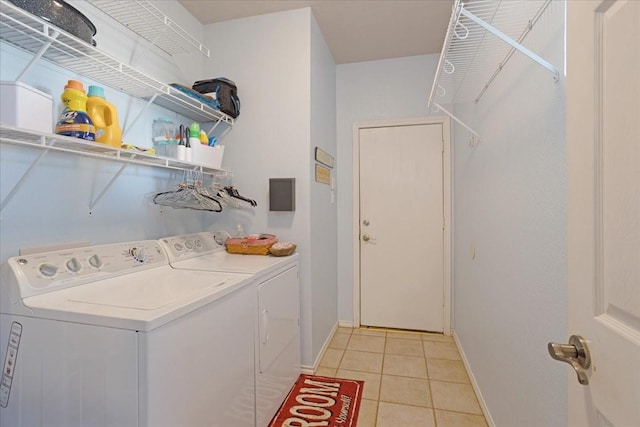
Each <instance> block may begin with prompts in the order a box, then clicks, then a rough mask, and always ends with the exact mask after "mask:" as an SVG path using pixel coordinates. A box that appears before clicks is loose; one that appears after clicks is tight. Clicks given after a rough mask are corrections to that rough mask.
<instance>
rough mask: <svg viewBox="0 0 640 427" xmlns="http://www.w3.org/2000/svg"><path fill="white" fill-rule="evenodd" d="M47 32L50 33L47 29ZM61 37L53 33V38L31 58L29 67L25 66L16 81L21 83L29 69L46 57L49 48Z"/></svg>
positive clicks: (58, 33) (56, 32) (55, 32)
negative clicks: (43, 56)
mask: <svg viewBox="0 0 640 427" xmlns="http://www.w3.org/2000/svg"><path fill="white" fill-rule="evenodd" d="M45 32H48V31H47V29H46V28H45ZM59 35H60V32H58V31H53V33H51V36H50V37H51V38H50V39H49V41H48V42H46V43H45V44H44V45H42V47H41V48H40V50H39V51H38V53H36V54H35V55H34V56H33V57H32V58H31V61H29V63H28V64H27V65H25V67H24V68H23V69H22V71H21V72H20V74H18V77H16V80H15V81H17V82H18V81H20V79H22V77H24V75H25V74H27V71H29V69H31V67H32V66H33V64H35V63H36V62H38V61H39V60H40V58H42V55H44V53H45V52H46V51H47V50H49V48H50V47H51V45H52V44H53V42H54V40H55V39H57V38H58V36H59Z"/></svg>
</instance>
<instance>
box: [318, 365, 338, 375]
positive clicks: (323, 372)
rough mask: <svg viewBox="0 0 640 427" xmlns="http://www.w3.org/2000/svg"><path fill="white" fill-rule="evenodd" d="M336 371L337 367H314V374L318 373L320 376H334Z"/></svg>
mask: <svg viewBox="0 0 640 427" xmlns="http://www.w3.org/2000/svg"><path fill="white" fill-rule="evenodd" d="M337 371H338V369H337V368H327V367H325V366H320V367H318V369H316V373H315V375H319V376H321V377H335V376H336V372H337Z"/></svg>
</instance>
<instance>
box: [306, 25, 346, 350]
mask: <svg viewBox="0 0 640 427" xmlns="http://www.w3.org/2000/svg"><path fill="white" fill-rule="evenodd" d="M315 147H320V148H321V149H323V150H324V151H326V152H327V153H329V154H330V155H331V156H333V157H334V158H335V157H336V147H337V144H336V65H335V63H334V61H333V57H332V56H331V52H330V51H329V48H328V46H327V44H326V42H325V40H324V37H323V36H322V33H321V32H320V29H319V27H318V24H317V22H316V20H315V18H314V17H313V15H311V146H310V147H309V148H310V150H309V158H310V159H311V161H310V162H309V166H310V168H309V169H310V171H309V173H310V174H311V176H312V179H311V182H310V184H311V281H312V287H313V289H312V293H311V297H312V298H311V303H312V308H311V309H312V313H311V316H312V324H313V344H312V348H313V354H314V356H315V357H318V355H319V354H320V350H322V346H323V345H324V343H325V341H326V340H327V338H328V337H329V334H330V333H331V331H332V328H333V327H334V325H335V324H336V323H337V321H338V295H337V293H338V285H337V281H338V272H337V269H338V266H337V264H338V259H337V239H336V236H337V232H338V231H337V227H338V218H337V213H338V210H337V201H336V200H335V192H333V194H332V190H331V188H330V186H329V185H327V184H322V183H319V182H316V181H315V179H314V178H313V177H315V165H316V162H315V161H314V160H313V159H314V155H315V153H314V150H315ZM338 167H339V165H338V164H337V163H336V166H335V167H334V168H333V169H332V170H331V176H332V177H333V178H335V176H336V172H337V168H338Z"/></svg>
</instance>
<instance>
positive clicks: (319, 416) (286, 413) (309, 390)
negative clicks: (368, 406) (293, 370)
mask: <svg viewBox="0 0 640 427" xmlns="http://www.w3.org/2000/svg"><path fill="white" fill-rule="evenodd" d="M363 387H364V381H358V380H347V379H342V378H331V377H319V376H315V375H305V374H302V375H300V377H298V380H297V381H296V383H295V384H294V385H293V388H292V389H291V391H290V392H289V394H288V395H287V398H286V399H285V400H284V402H283V403H282V406H280V409H278V412H277V413H276V415H275V417H273V420H271V423H269V427H304V426H308V425H313V426H319V427H321V426H327V427H328V426H331V427H355V426H356V425H357V424H358V410H359V409H360V400H361V399H362V389H363ZM311 423H313V424H311Z"/></svg>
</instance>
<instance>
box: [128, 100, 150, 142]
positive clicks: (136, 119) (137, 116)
mask: <svg viewBox="0 0 640 427" xmlns="http://www.w3.org/2000/svg"><path fill="white" fill-rule="evenodd" d="M157 97H158V94H157V93H156V94H154V95H153V96H152V97H151V98H150V99H149V100H148V101H147V103H146V104H145V105H144V107H143V108H142V109H141V110H140V111H139V112H138V114H136V116H135V117H134V118H133V120H132V121H131V123H127V122H126V120H125V122H124V124H123V125H122V139H123V140H124V137H125V136H127V134H128V133H129V130H130V129H131V128H132V127H133V125H134V124H135V123H136V122H137V121H138V119H139V118H140V117H142V114H144V112H145V111H147V110H148V109H149V106H150V105H151V104H153V103H154V101H155V100H156V98H157Z"/></svg>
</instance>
